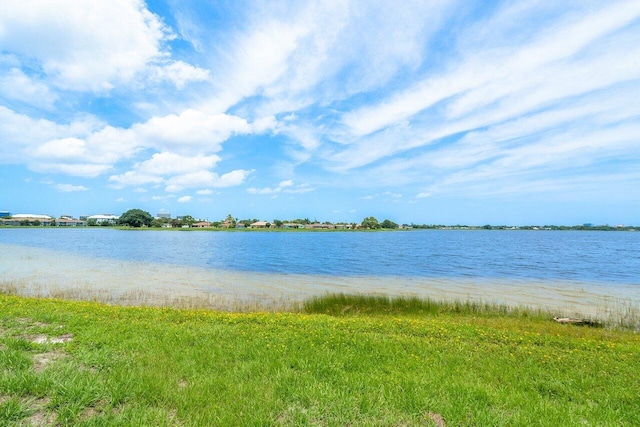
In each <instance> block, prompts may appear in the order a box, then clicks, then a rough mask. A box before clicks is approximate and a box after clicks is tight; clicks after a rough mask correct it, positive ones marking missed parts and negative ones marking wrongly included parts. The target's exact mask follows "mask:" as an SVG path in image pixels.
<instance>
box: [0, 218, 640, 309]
mask: <svg viewBox="0 0 640 427" xmlns="http://www.w3.org/2000/svg"><path fill="white" fill-rule="evenodd" d="M0 249H1V250H3V253H4V254H5V256H4V257H3V258H2V260H1V261H0V274H2V276H3V277H4V278H6V279H10V280H18V279H26V278H30V280H35V279H34V278H33V277H32V276H29V272H30V269H31V270H33V269H39V270H38V276H37V278H38V280H40V281H43V280H45V279H47V277H48V276H51V277H55V278H56V280H57V284H58V285H59V284H60V283H63V282H65V281H72V280H71V279H70V278H71V277H72V276H73V275H78V274H81V273H80V272H81V271H82V270H83V267H84V266H87V265H90V266H92V268H91V270H92V271H93V276H92V275H91V274H89V273H87V272H86V271H85V272H83V273H82V277H81V278H80V279H78V280H81V281H82V283H87V284H91V283H93V282H96V283H97V282H100V283H101V286H106V285H105V283H104V282H105V280H106V277H105V276H107V277H109V278H110V280H109V282H110V283H111V284H112V286H113V287H117V286H121V285H122V284H121V283H119V282H117V281H114V280H111V278H112V277H116V276H118V274H120V273H121V272H118V271H116V270H118V269H120V270H122V269H123V268H124V267H123V265H124V264H123V263H126V270H127V271H129V273H131V272H135V273H136V274H129V276H126V275H125V276H124V277H123V278H120V279H118V280H120V281H125V282H126V281H127V277H133V278H135V280H136V281H138V282H140V281H146V282H150V283H149V286H151V287H153V286H155V285H157V284H158V283H160V282H161V283H160V284H161V286H155V288H158V287H161V288H162V289H165V290H166V289H170V288H172V286H173V282H172V281H171V280H172V279H171V276H172V275H176V274H177V273H176V272H178V271H179V272H180V276H179V277H180V280H178V279H177V278H175V279H173V280H174V281H175V282H176V283H175V289H178V288H179V287H180V286H182V285H185V284H186V283H187V282H185V276H186V277H187V278H188V277H189V276H190V277H191V278H192V281H193V282H194V283H198V285H197V288H198V289H200V290H203V291H206V292H221V293H225V292H227V293H229V292H232V291H235V292H236V293H242V292H245V293H246V292H248V291H247V286H249V287H251V289H250V292H251V293H252V294H254V295H256V294H261V295H265V294H269V293H271V294H278V293H279V294H286V295H290V296H291V295H302V296H306V295H309V294H314V293H316V294H317V293H319V292H326V291H327V290H329V291H335V290H340V291H347V292H348V291H350V290H355V291H368V292H378V291H381V292H385V293H405V294H406V293H410V294H418V295H423V294H425V293H427V294H429V295H430V296H434V295H433V293H442V294H443V295H444V296H452V295H453V296H460V295H463V296H465V295H466V296H470V297H480V298H484V299H491V300H495V301H507V302H509V301H512V300H515V302H518V303H522V302H532V301H533V302H535V301H534V300H535V299H536V298H537V300H538V302H539V301H546V303H550V302H551V301H552V300H554V298H557V295H556V294H558V293H562V294H567V293H568V292H578V293H579V292H584V293H586V294H584V295H582V297H581V298H583V299H587V300H588V299H589V298H591V297H590V295H591V296H592V295H599V296H603V297H612V298H628V299H632V300H635V299H638V300H640V233H634V232H597V231H594V232H590V231H487V230H477V231H466V230H459V231H458V230H421V231H399V232H379V233H366V232H310V233H305V232H283V233H274V232H259V231H256V232H206V231H194V232H180V231H137V230H131V231H129V230H126V231H123V230H113V229H101V228H90V229H89V228H87V229H59V228H47V229H45V228H42V229H22V228H16V229H11V228H3V229H0ZM38 251H42V252H38ZM29 253H33V254H34V255H33V256H30V255H27V254H29ZM12 254H13V255H12ZM12 256H13V258H12ZM16 257H18V259H15V258H16ZM42 258H45V259H46V260H43V259H42ZM47 258H48V259H47ZM52 259H53V260H57V261H52ZM39 263H40V264H39ZM43 263H47V266H46V269H48V270H49V271H48V272H47V271H45V270H43V268H44V264H43ZM114 266H120V267H114ZM145 268H146V269H147V270H148V271H147V272H146V273H145V274H147V276H144V275H141V274H140V272H141V271H143V270H144V269H145ZM60 269H62V272H60V271H58V270H60ZM153 272H155V273H153ZM153 274H156V275H157V276H159V277H158V278H157V279H154V280H155V282H154V280H150V279H151V278H152V276H153ZM153 277H155V276H153ZM65 278H69V280H65ZM130 280H133V279H130ZM76 282H77V280H76ZM177 282H180V283H177ZM247 284H248V285H247ZM549 289H552V290H553V292H555V293H556V294H553V292H550V291H549ZM509 294H512V295H511V296H512V298H511V299H510V298H509ZM587 294H588V295H587ZM518 295H519V296H518ZM435 296H437V295H435ZM574 297H575V295H574V296H572V298H573V300H571V301H573V302H571V304H574V303H575V304H579V303H580V301H578V300H577V299H579V298H578V297H575V298H574ZM576 298H577V299H576ZM574 300H575V301H574ZM567 301H569V300H567ZM588 303H590V302H588V301H587V302H586V304H588Z"/></svg>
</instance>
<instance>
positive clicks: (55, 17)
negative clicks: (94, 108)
mask: <svg viewBox="0 0 640 427" xmlns="http://www.w3.org/2000/svg"><path fill="white" fill-rule="evenodd" d="M0 28H2V31H1V32H0V49H2V50H5V51H9V52H15V53H17V54H19V55H20V56H22V57H25V58H28V59H32V60H36V61H37V62H38V63H39V64H41V66H42V69H43V70H44V72H45V73H46V74H47V75H48V76H49V77H50V78H51V79H52V80H53V82H54V83H55V85H56V86H58V87H60V88H63V89H71V90H93V91H99V90H104V89H110V88H112V87H113V86H114V84H117V83H119V82H123V81H125V82H126V81H128V80H131V79H132V78H133V77H134V76H135V74H136V73H138V72H140V71H142V70H144V68H145V66H146V65H147V64H148V63H149V62H152V61H154V60H156V59H158V58H160V57H161V56H162V55H163V52H162V50H161V49H162V42H163V41H164V40H167V39H169V38H171V37H173V36H172V34H171V32H170V30H169V29H168V28H167V27H166V26H165V25H164V24H163V23H162V21H161V20H160V19H159V18H158V17H157V16H156V15H154V14H152V13H151V12H149V11H148V10H147V9H146V8H145V6H144V3H143V2H142V1H139V0H134V1H118V2H114V1H109V0H97V1H92V2H77V1H71V0H66V1H64V0H63V1H58V2H49V1H46V0H27V1H21V2H9V3H7V4H5V5H3V12H2V15H0ZM115 28H117V31H114V29H115Z"/></svg>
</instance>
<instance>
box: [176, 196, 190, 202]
mask: <svg viewBox="0 0 640 427" xmlns="http://www.w3.org/2000/svg"><path fill="white" fill-rule="evenodd" d="M192 198H193V197H191V196H182V197H178V200H177V202H178V203H188V202H190V201H191V199H192Z"/></svg>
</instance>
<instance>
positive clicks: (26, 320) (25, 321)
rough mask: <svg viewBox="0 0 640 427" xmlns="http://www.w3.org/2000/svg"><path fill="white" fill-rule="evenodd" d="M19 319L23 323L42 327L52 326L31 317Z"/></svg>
mask: <svg viewBox="0 0 640 427" xmlns="http://www.w3.org/2000/svg"><path fill="white" fill-rule="evenodd" d="M17 320H18V323H20V324H21V325H29V326H38V327H40V328H44V327H47V326H51V325H50V324H49V323H42V322H36V321H35V320H33V319H29V318H27V317H21V318H19V319H17Z"/></svg>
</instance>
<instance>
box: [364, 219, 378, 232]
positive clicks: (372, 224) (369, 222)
mask: <svg viewBox="0 0 640 427" xmlns="http://www.w3.org/2000/svg"><path fill="white" fill-rule="evenodd" d="M362 228H367V229H370V230H377V229H378V228H380V223H378V220H377V219H376V218H375V217H373V216H368V217H366V218H365V219H363V220H362Z"/></svg>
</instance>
